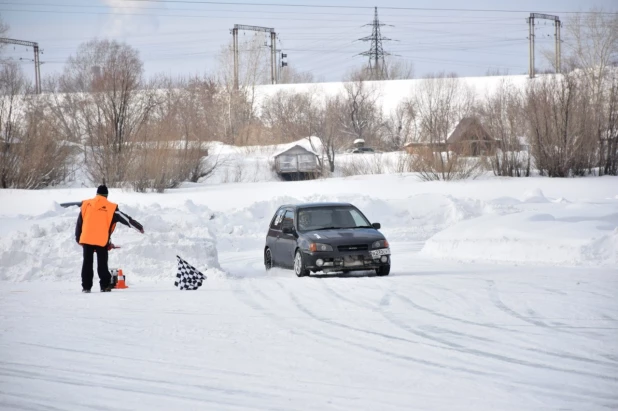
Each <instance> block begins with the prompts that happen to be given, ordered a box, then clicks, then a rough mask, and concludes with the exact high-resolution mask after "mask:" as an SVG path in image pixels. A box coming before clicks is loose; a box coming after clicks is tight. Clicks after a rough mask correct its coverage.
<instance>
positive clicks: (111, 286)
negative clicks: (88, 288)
mask: <svg viewBox="0 0 618 411" xmlns="http://www.w3.org/2000/svg"><path fill="white" fill-rule="evenodd" d="M113 288H114V286H113V285H108V286H107V287H105V288H103V289H102V290H101V292H102V293H109V292H111V291H112V289H113Z"/></svg>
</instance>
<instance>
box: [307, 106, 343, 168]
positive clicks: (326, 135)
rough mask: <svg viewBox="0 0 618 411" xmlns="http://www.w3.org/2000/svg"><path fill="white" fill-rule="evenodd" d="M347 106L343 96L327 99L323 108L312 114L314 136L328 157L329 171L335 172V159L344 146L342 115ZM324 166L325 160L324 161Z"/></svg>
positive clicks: (318, 108) (312, 132)
mask: <svg viewBox="0 0 618 411" xmlns="http://www.w3.org/2000/svg"><path fill="white" fill-rule="evenodd" d="M345 110H346V105H345V103H344V101H343V98H342V97H341V96H333V97H326V98H325V99H324V102H323V104H322V105H321V106H319V107H316V108H315V110H314V111H313V114H312V122H311V124H312V127H311V133H310V134H312V135H316V136H317V137H318V138H319V139H320V142H321V143H322V153H323V155H326V161H327V162H328V169H329V171H330V172H331V173H332V172H334V171H335V157H336V154H337V151H339V150H340V149H341V147H342V145H343V141H344V139H343V137H342V136H343V134H342V130H341V113H344V112H345ZM322 164H323V165H324V164H325V163H324V159H322Z"/></svg>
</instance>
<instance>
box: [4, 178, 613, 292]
mask: <svg viewBox="0 0 618 411" xmlns="http://www.w3.org/2000/svg"><path fill="white" fill-rule="evenodd" d="M617 181H618V179H616V178H605V179H578V180H574V179H570V180H568V181H566V180H552V179H544V178H535V179H497V178H489V179H486V180H476V181H461V182H451V183H445V182H432V183H422V182H418V181H417V180H416V179H414V178H407V177H406V176H393V175H380V176H376V175H373V176H356V177H351V178H334V179H326V180H314V181H303V182H268V183H266V182H264V183H254V184H220V185H210V184H202V185H199V184H195V185H190V186H185V187H183V188H181V189H178V190H170V192H168V193H164V194H157V193H151V194H141V193H128V192H122V191H121V190H113V192H112V197H113V201H115V202H118V203H119V204H120V207H121V209H122V210H124V211H126V212H127V213H128V214H129V215H131V216H133V217H134V218H135V219H137V220H138V221H140V222H142V223H143V224H144V226H145V229H146V234H145V235H141V234H139V233H137V232H135V231H132V230H130V229H128V228H126V227H125V226H122V225H119V226H118V228H117V229H116V233H115V234H114V236H113V241H114V243H117V244H118V245H120V246H121V247H122V248H121V249H119V250H113V251H111V252H110V266H111V267H118V268H122V269H123V271H124V272H125V274H127V278H128V280H129V281H161V280H163V281H169V280H171V279H172V278H173V277H174V275H175V270H176V259H175V256H176V255H177V254H178V255H180V256H181V257H183V258H185V259H186V260H188V261H189V262H190V263H192V264H193V265H195V266H196V267H198V268H201V269H208V272H209V273H211V274H212V275H215V276H216V277H224V276H225V275H226V274H225V273H224V272H223V271H221V270H220V268H219V263H218V258H219V254H220V253H226V254H227V256H226V258H228V259H229V255H230V253H232V254H233V253H236V252H245V253H247V252H250V253H251V255H258V256H259V255H261V252H262V249H263V246H264V239H265V236H266V232H267V229H268V224H269V222H270V219H271V217H272V215H273V214H274V212H275V210H276V209H277V208H278V207H279V206H280V205H282V204H296V203H301V202H313V201H343V202H349V203H352V204H355V205H356V206H357V207H359V208H360V209H361V210H362V211H363V213H365V214H366V215H367V217H368V218H369V219H370V221H372V222H379V223H381V224H382V230H381V231H382V232H383V233H384V234H385V235H386V236H387V238H388V239H389V241H390V242H391V243H393V244H396V243H410V242H416V243H418V244H419V246H420V245H423V243H424V246H423V248H422V251H421V252H422V254H423V255H425V256H427V257H430V258H438V259H454V260H460V261H491V262H501V263H509V264H512V263H517V264H554V265H602V266H612V264H613V266H614V267H615V266H616V265H618V258H617V253H618V232H617V231H616V230H617V227H618V198H616V193H617V192H618V185H617V184H616V182H617ZM535 186H536V187H538V188H535ZM516 193H520V194H519V195H518V196H517V194H516ZM514 194H515V195H516V196H517V197H513V195H514ZM549 194H551V195H549ZM92 195H93V189H88V190H86V189H78V190H76V189H70V190H69V189H66V190H41V191H24V190H0V197H2V198H0V204H1V207H2V208H0V223H1V224H2V225H1V227H0V280H9V281H38V280H43V281H54V280H58V279H67V280H71V281H78V279H79V269H80V266H81V248H80V247H79V246H78V245H77V244H76V243H75V240H74V235H73V232H74V227H75V220H76V218H77V214H78V208H77V207H72V208H68V209H65V208H62V207H60V206H59V205H58V204H57V203H56V202H55V201H58V202H61V201H78V200H80V199H83V198H87V197H90V196H92ZM20 213H22V214H20ZM394 258H396V256H395V257H394ZM252 270H253V271H254V270H255V268H252V269H250V270H246V272H247V273H248V274H247V275H251V272H252ZM212 275H211V277H212Z"/></svg>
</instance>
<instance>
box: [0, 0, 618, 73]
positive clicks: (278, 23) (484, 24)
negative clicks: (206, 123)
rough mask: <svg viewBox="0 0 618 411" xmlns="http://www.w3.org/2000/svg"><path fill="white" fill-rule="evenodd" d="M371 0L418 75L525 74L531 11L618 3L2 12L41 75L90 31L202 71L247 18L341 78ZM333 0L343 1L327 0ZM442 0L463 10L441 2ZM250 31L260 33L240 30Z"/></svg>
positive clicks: (298, 56)
mask: <svg viewBox="0 0 618 411" xmlns="http://www.w3.org/2000/svg"><path fill="white" fill-rule="evenodd" d="M226 3H227V4H226ZM232 3H236V4H232ZM239 3H242V4H239ZM259 3H261V4H262V5H258V4H259ZM376 3H379V4H377V6H378V13H379V18H380V22H381V23H385V24H389V25H393V26H394V27H391V26H385V27H382V34H383V35H384V36H385V37H388V38H391V39H393V40H396V41H389V42H384V49H385V50H386V51H388V52H391V53H392V54H397V55H399V56H400V58H402V59H405V60H407V61H411V62H412V63H413V64H414V71H415V75H416V76H423V75H426V74H428V73H434V72H440V71H448V72H456V73H457V74H459V75H460V76H482V75H484V74H485V73H486V72H487V71H488V69H492V70H497V69H499V70H501V71H502V72H508V73H509V74H522V73H526V72H527V68H528V40H527V37H528V25H527V23H526V17H528V16H529V14H530V12H544V13H548V14H556V15H558V16H559V17H560V19H561V20H562V21H563V22H564V23H565V24H568V23H567V22H568V16H569V12H576V11H587V10H589V9H590V7H593V6H596V7H600V8H603V9H604V10H605V11H613V12H618V0H560V1H557V0H556V1H549V0H535V1H531V0H518V1H495V0H493V1H491V0H468V1H466V2H462V1H459V0H415V1H411V0H383V1H380V2H376V1H375V0H374V1H368V0H318V1H315V0H304V1H303V0H287V1H282V0H235V1H232V0H220V1H218V2H217V1H212V2H205V1H201V0H187V1H185V2H183V3H173V2H172V1H171V0H170V1H167V0H158V1H130V0H13V1H8V0H0V14H1V15H2V18H3V19H4V21H5V22H7V23H8V24H9V25H10V30H9V32H8V34H7V36H8V37H10V38H16V39H21V40H29V41H36V42H38V43H39V45H40V47H41V48H42V49H43V50H44V54H43V55H42V56H41V60H42V61H43V62H44V64H43V65H42V66H41V72H42V75H45V74H49V73H52V72H58V71H60V70H62V67H63V64H64V62H65V61H66V59H67V57H68V56H69V55H71V54H74V53H75V50H76V48H77V46H78V45H79V44H80V43H83V42H85V41H87V40H90V39H92V38H95V37H98V38H114V39H118V40H121V41H125V42H127V43H129V44H130V45H132V46H134V47H136V48H137V49H138V50H139V51H140V56H141V58H142V60H143V61H144V67H145V70H146V74H147V75H152V74H155V73H161V72H163V73H165V74H170V75H174V76H175V75H194V74H203V73H205V72H208V71H211V70H213V69H214V68H215V64H216V56H217V53H218V52H219V50H220V49H221V47H223V46H225V45H227V44H228V43H229V42H230V41H231V33H230V29H231V28H232V27H233V26H234V24H246V25H255V26H264V27H273V28H274V29H275V31H276V32H277V34H278V47H279V48H280V49H282V50H283V52H284V53H287V55H288V58H287V61H288V64H289V65H290V66H295V67H296V68H297V69H298V70H301V71H310V72H312V73H313V74H314V76H315V77H316V78H317V79H320V80H322V81H338V80H340V79H341V77H342V75H343V74H344V73H345V72H346V71H347V70H349V69H351V68H354V67H357V66H360V65H361V64H363V63H365V62H366V57H362V56H358V54H359V53H361V52H363V51H366V50H368V49H369V43H367V42H362V41H357V39H359V38H362V37H365V36H368V35H370V34H371V27H368V26H363V25H365V24H369V23H370V22H371V21H372V19H373V9H372V7H373V6H375V5H376ZM266 4H279V5H278V6H269V5H266ZM291 5H305V6H306V5H312V6H320V7H305V6H303V7H292V6H291ZM333 5H335V6H348V8H336V7H324V6H333ZM349 6H354V7H349ZM388 7H392V8H391V9H389V8H388ZM397 7H402V8H410V9H394V8H397ZM411 8H416V9H411ZM422 8H427V9H436V10H421V9H422ZM449 8H450V9H466V11H463V10H444V9H449ZM470 9H476V11H472V10H470ZM481 9H482V10H484V11H478V10H481ZM563 30H564V27H563ZM255 35H259V36H263V34H255V33H254V32H241V36H255ZM553 35H554V27H553V23H552V22H550V21H547V22H545V21H539V22H538V25H537V27H536V36H537V37H536V38H537V43H536V44H537V50H539V49H541V48H553V44H554V43H553V41H554V37H553ZM265 42H266V41H265ZM5 55H6V56H7V57H9V58H12V59H15V60H19V59H20V58H21V59H25V60H21V61H22V64H23V67H24V70H26V72H27V73H31V72H33V68H32V67H33V65H32V62H31V61H30V60H31V59H32V50H30V49H26V47H22V46H15V47H14V46H12V45H11V46H7V47H6V50H5ZM241 58H242V56H241ZM537 62H538V63H537V69H543V68H544V67H548V65H547V64H546V63H545V62H544V61H543V59H542V58H541V55H540V53H539V54H537Z"/></svg>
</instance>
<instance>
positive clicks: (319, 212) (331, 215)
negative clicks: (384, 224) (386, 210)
mask: <svg viewBox="0 0 618 411" xmlns="http://www.w3.org/2000/svg"><path fill="white" fill-rule="evenodd" d="M369 226H370V224H369V221H367V219H366V218H365V217H363V215H362V214H361V213H359V212H358V210H356V209H355V208H353V207H346V206H342V207H312V208H305V209H300V210H299V211H298V229H299V230H301V231H310V230H320V229H325V228H357V227H369Z"/></svg>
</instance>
